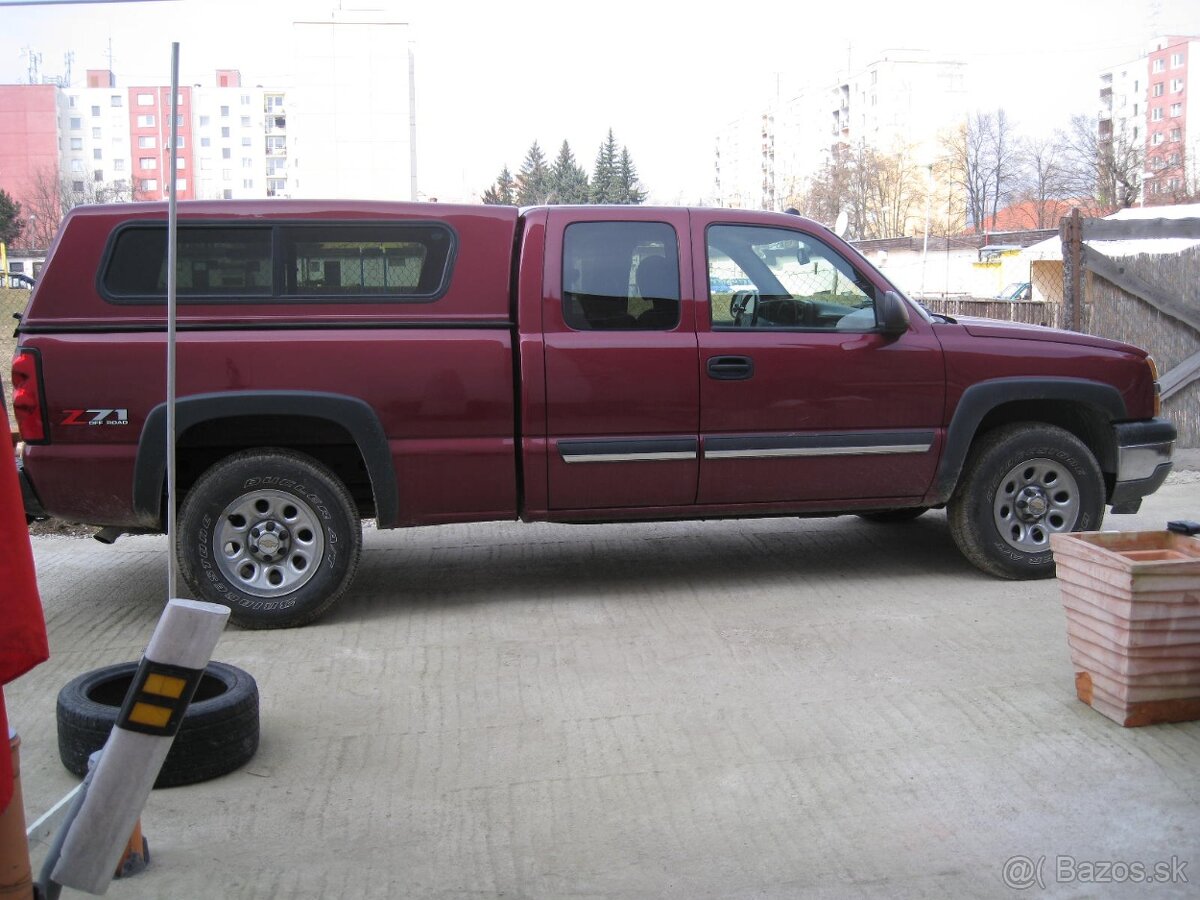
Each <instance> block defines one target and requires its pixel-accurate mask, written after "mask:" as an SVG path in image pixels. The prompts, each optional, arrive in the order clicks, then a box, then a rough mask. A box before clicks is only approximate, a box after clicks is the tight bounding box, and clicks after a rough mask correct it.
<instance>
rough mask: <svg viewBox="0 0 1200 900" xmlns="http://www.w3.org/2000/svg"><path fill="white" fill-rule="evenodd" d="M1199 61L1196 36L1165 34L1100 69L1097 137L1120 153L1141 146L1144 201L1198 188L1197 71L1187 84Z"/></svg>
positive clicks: (1169, 199) (1171, 199)
mask: <svg viewBox="0 0 1200 900" xmlns="http://www.w3.org/2000/svg"><path fill="white" fill-rule="evenodd" d="M1197 65H1200V36H1167V37H1161V38H1158V39H1157V40H1155V41H1154V42H1153V43H1152V44H1151V45H1150V46H1149V48H1148V49H1147V51H1146V53H1144V54H1143V55H1142V56H1140V57H1138V58H1136V59H1133V60H1130V61H1128V62H1125V63H1121V64H1120V65H1117V66H1113V67H1112V68H1110V69H1106V70H1104V71H1103V72H1101V73H1100V110H1099V126H1098V127H1099V137H1100V140H1101V142H1102V143H1108V144H1111V145H1113V146H1114V149H1116V151H1117V152H1118V154H1120V153H1121V152H1122V151H1124V150H1125V149H1127V148H1135V149H1136V150H1138V151H1140V153H1141V156H1142V161H1143V166H1142V168H1143V172H1142V194H1141V200H1142V202H1143V203H1144V204H1147V205H1154V204H1162V203H1174V202H1178V201H1179V200H1181V199H1184V198H1185V197H1188V196H1190V195H1193V194H1195V193H1196V192H1197V191H1200V168H1198V166H1197V163H1198V162H1200V134H1198V133H1197V131H1198V130H1200V125H1198V124H1197V123H1200V98H1197V97H1194V96H1193V95H1194V94H1195V88H1197V87H1200V76H1198V77H1196V78H1193V79H1192V81H1193V85H1192V87H1193V90H1192V91H1189V90H1188V80H1189V79H1188V76H1189V73H1190V72H1191V71H1193V70H1195V69H1196V67H1197ZM1189 118H1190V120H1191V122H1192V123H1193V126H1192V131H1191V133H1189V131H1188V124H1187V123H1188V120H1189Z"/></svg>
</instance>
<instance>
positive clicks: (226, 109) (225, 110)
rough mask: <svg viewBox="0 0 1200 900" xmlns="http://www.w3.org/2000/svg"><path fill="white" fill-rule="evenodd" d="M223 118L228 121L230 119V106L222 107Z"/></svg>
mask: <svg viewBox="0 0 1200 900" xmlns="http://www.w3.org/2000/svg"><path fill="white" fill-rule="evenodd" d="M221 118H222V119H228V118H229V107H228V106H222V107H221Z"/></svg>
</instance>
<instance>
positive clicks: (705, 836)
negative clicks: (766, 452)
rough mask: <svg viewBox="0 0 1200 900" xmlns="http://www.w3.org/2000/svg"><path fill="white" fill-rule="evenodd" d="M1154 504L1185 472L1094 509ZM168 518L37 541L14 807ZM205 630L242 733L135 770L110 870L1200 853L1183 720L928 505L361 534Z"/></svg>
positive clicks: (248, 894) (350, 881)
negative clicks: (140, 794)
mask: <svg viewBox="0 0 1200 900" xmlns="http://www.w3.org/2000/svg"><path fill="white" fill-rule="evenodd" d="M1171 518H1193V519H1197V518H1200V473H1197V472H1182V473H1177V474H1176V475H1173V476H1172V481H1171V482H1170V483H1169V484H1168V485H1167V486H1166V487H1165V488H1164V489H1163V490H1162V491H1161V492H1160V493H1159V494H1157V495H1156V496H1154V497H1152V498H1150V499H1149V500H1148V501H1147V502H1146V504H1145V506H1144V508H1143V511H1142V513H1140V514H1139V515H1138V516H1134V517H1127V516H1123V517H1111V518H1110V519H1109V520H1108V523H1107V524H1108V526H1109V527H1110V528H1120V529H1121V530H1135V529H1139V528H1146V529H1159V528H1161V527H1162V526H1163V524H1164V523H1165V521H1166V520H1168V519H1171ZM165 548H166V542H165V539H164V538H124V539H122V540H121V541H119V542H118V543H117V544H116V545H115V546H112V547H105V546H103V545H101V544H99V543H96V542H94V541H91V540H87V539H71V538H63V537H42V538H37V539H35V542H34V549H35V553H36V556H37V561H38V567H39V578H40V583H41V590H42V595H43V600H44V602H45V606H46V613H47V619H48V622H49V631H50V645H51V652H52V657H51V660H50V661H49V662H48V663H46V664H44V665H42V666H41V667H39V668H38V669H36V670H35V671H34V672H32V673H31V674H29V675H27V676H25V677H23V678H21V679H19V680H18V681H17V682H16V683H14V684H13V685H10V686H9V687H8V688H6V689H5V694H6V697H7V700H8V704H9V713H10V717H11V721H12V722H13V724H14V725H15V726H16V727H17V728H18V729H19V731H20V732H21V735H22V738H23V740H24V753H23V768H24V789H25V798H26V806H27V809H28V811H29V818H30V819H31V820H32V819H33V818H35V817H36V816H37V815H38V814H39V813H41V812H42V811H44V810H45V809H47V808H48V807H49V806H50V805H51V804H53V803H54V802H55V801H56V800H57V799H58V798H59V797H61V796H62V795H63V794H65V793H66V792H67V791H68V790H70V789H71V788H72V787H74V785H75V784H76V779H75V778H74V777H73V776H71V775H69V774H68V773H67V772H66V770H65V769H63V767H62V766H61V764H60V763H59V761H58V758H57V752H56V744H55V720H54V701H55V696H56V694H57V692H58V689H59V688H60V687H61V686H62V685H63V684H64V683H66V681H68V680H69V679H70V678H71V677H73V676H74V675H76V674H79V673H81V672H83V671H85V670H88V669H92V668H95V667H98V666H101V665H106V664H109V663H113V662H120V661H125V660H133V659H137V658H138V657H139V656H140V653H141V650H142V647H143V646H144V644H145V642H146V640H147V639H148V638H149V635H150V633H151V631H152V630H153V627H154V624H155V622H156V621H157V617H158V613H159V607H160V604H161V602H162V599H163V597H164V596H165V580H166V557H165V552H166V551H165ZM216 658H217V659H221V660H225V661H228V662H231V663H234V664H236V665H239V666H242V667H243V668H245V669H247V670H249V671H250V672H251V673H252V674H253V675H254V676H255V677H256V678H257V679H258V682H259V686H260V689H261V692H262V704H263V705H262V744H261V748H260V750H259V753H258V755H257V757H256V758H255V759H254V760H253V761H252V762H251V763H250V764H249V765H247V766H246V767H245V768H243V769H241V770H240V771H238V772H236V773H234V774H232V775H228V776H226V777H224V778H220V779H217V780H214V781H210V782H207V783H205V784H201V785H195V786H191V787H185V788H175V789H170V790H162V791H156V792H154V794H153V795H152V796H151V798H150V802H149V804H148V806H147V808H146V811H145V814H144V817H143V823H144V826H145V830H146V833H147V835H148V837H149V840H150V844H151V849H152V853H153V864H152V866H151V868H150V869H149V870H148V871H147V872H145V873H143V874H141V875H139V876H137V877H135V878H132V879H128V880H125V881H118V882H114V883H113V886H112V887H111V888H110V896H114V897H127V898H165V897H171V898H202V897H221V898H241V897H245V898H261V897H288V898H290V897H298V898H300V897H303V898H308V897H314V898H315V897H390V898H392V897H439V898H457V897H518V898H523V897H530V898H534V897H536V898H564V897H571V898H634V897H638V898H640V897H679V898H697V897H731V898H742V897H799V896H805V897H810V896H818V897H821V896H827V897H888V898H893V897H951V896H958V897H967V896H984V897H987V896H997V897H1002V896H1013V895H1015V894H1016V893H1017V892H1016V891H1014V890H1012V889H1011V888H1010V887H1008V886H1006V883H1005V875H1006V873H1007V875H1008V877H1009V880H1010V881H1014V882H1015V881H1017V880H1019V879H1021V878H1023V877H1025V874H1023V871H1022V868H1021V867H1022V861H1021V860H1018V861H1017V862H1015V863H1009V862H1008V861H1009V860H1011V859H1013V858H1014V857H1026V858H1027V859H1028V860H1029V862H1030V864H1032V865H1033V867H1034V868H1035V869H1037V868H1038V864H1039V860H1041V863H1040V877H1041V880H1042V883H1043V884H1044V885H1045V888H1044V889H1043V888H1041V887H1039V886H1037V885H1036V884H1035V885H1034V886H1033V887H1032V888H1031V889H1030V890H1029V891H1028V892H1027V893H1028V894H1029V895H1033V896H1041V895H1043V894H1049V895H1053V896H1066V897H1093V896H1118V897H1135V896H1137V897H1171V896H1178V897H1183V896H1196V890H1197V887H1196V885H1197V884H1200V766H1198V762H1200V722H1193V723H1189V724H1180V725H1161V726H1155V727H1149V728H1141V729H1123V728H1121V727H1119V726H1117V725H1116V724H1115V723H1113V722H1110V721H1109V720H1108V719H1106V718H1103V717H1102V716H1100V715H1099V714H1097V713H1095V712H1094V711H1092V710H1091V709H1089V708H1088V707H1086V706H1084V705H1083V704H1082V703H1080V702H1079V701H1078V700H1076V699H1075V695H1074V685H1073V677H1072V668H1071V664H1070V661H1069V658H1068V654H1067V647H1066V638H1065V625H1064V617H1063V614H1062V610H1061V607H1060V605H1059V600H1058V593H1057V585H1056V583H1055V582H1054V581H1053V580H1051V581H1042V582H1034V583H1012V582H1002V581H996V580H993V579H991V578H988V577H986V576H984V575H981V574H980V573H978V572H977V571H975V570H974V569H973V568H971V567H970V566H969V565H968V564H967V563H965V562H964V561H963V560H962V559H961V557H960V556H959V555H958V553H957V552H956V551H955V549H954V547H953V545H952V543H951V540H950V537H949V535H948V533H947V530H946V522H945V517H944V515H941V514H938V513H931V514H928V515H926V516H925V517H923V518H921V519H919V520H917V521H916V522H913V523H909V524H907V525H894V526H878V525H870V524H867V523H865V522H862V521H860V520H858V519H857V518H853V517H843V518H837V519H825V520H795V519H791V520H787V519H784V520H760V521H739V522H708V523H682V524H648V525H625V526H549V525H538V526H528V525H517V524H500V525H478V526H462V527H457V526H456V527H444V528H429V529H417V530H410V531H393V532H383V533H377V532H369V533H368V535H367V539H366V549H365V552H364V557H363V563H362V568H361V570H360V573H359V576H358V580H357V582H356V586H355V588H354V590H353V591H352V593H351V594H350V595H349V596H348V597H347V599H346V600H345V601H343V603H342V604H341V605H340V606H339V607H338V608H336V609H335V610H334V611H333V613H332V614H331V615H329V616H328V617H326V618H325V619H324V620H322V621H321V622H319V623H318V624H316V625H314V626H310V627H308V628H304V629H300V630H296V631H288V632H251V631H239V630H235V629H230V630H229V631H228V632H227V633H226V634H225V636H224V637H223V639H222V641H221V644H220V646H219V647H218V649H217V653H216ZM44 850H45V848H44V846H38V847H36V848H35V858H36V859H37V860H40V858H41V856H42V854H43V853H44ZM1090 863H1101V864H1103V865H1101V866H1100V867H1098V868H1089V866H1088V865H1087V864H1090ZM1134 863H1140V864H1146V865H1147V866H1148V867H1152V866H1153V865H1154V864H1156V863H1163V867H1162V868H1161V869H1159V870H1158V872H1157V874H1162V875H1163V876H1164V877H1166V878H1168V879H1170V880H1172V881H1173V883H1167V884H1160V885H1154V886H1148V885H1134V884H1129V883H1114V882H1117V881H1121V882H1128V880H1129V879H1130V878H1131V876H1132V875H1133V873H1135V872H1136V871H1137V870H1136V869H1135V870H1130V869H1129V868H1128V866H1130V865H1132V864H1134ZM1006 864H1007V865H1008V868H1007V870H1006ZM1112 864H1115V865H1112ZM1148 871H1150V872H1151V873H1152V874H1154V870H1153V869H1152V868H1150V869H1148ZM1031 877H1032V876H1031ZM1097 877H1107V878H1108V879H1109V881H1108V882H1105V881H1101V882H1100V883H1093V882H1089V881H1088V880H1086V879H1088V878H1091V879H1095V878H1097ZM1181 878H1186V879H1188V883H1183V882H1182V881H1181ZM69 893H70V892H68V894H69Z"/></svg>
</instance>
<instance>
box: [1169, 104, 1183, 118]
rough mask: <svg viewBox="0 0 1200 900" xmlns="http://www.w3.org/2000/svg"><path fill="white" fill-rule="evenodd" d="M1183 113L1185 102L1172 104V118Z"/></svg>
mask: <svg viewBox="0 0 1200 900" xmlns="http://www.w3.org/2000/svg"><path fill="white" fill-rule="evenodd" d="M1182 115H1183V104H1182V103H1172V104H1171V118H1173V119H1177V118H1179V117H1180V116H1182Z"/></svg>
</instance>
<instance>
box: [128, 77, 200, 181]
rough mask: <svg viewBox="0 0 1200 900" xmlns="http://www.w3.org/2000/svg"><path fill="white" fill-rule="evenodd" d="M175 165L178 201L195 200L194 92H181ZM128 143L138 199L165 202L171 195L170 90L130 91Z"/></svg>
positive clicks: (142, 88) (183, 88) (146, 88)
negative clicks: (193, 161) (193, 172)
mask: <svg viewBox="0 0 1200 900" xmlns="http://www.w3.org/2000/svg"><path fill="white" fill-rule="evenodd" d="M176 116H177V119H178V126H177V135H178V138H179V149H178V153H177V154H176V156H177V161H176V166H175V168H176V178H177V179H178V189H179V194H178V199H180V200H192V199H194V198H195V196H196V183H195V178H194V177H193V175H192V170H193V165H192V89H191V88H190V87H180V88H179V109H178V111H177V113H176ZM129 141H130V153H131V155H132V163H131V166H130V169H131V175H132V178H133V186H134V189H135V190H136V191H137V196H138V199H142V200H163V199H166V198H167V197H168V196H169V195H170V180H171V179H170V167H171V88H170V87H169V86H161V85H156V86H154V87H131V88H130V89H129Z"/></svg>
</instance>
